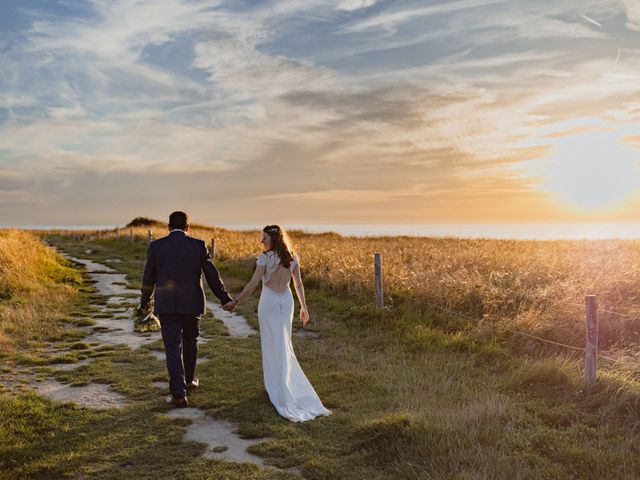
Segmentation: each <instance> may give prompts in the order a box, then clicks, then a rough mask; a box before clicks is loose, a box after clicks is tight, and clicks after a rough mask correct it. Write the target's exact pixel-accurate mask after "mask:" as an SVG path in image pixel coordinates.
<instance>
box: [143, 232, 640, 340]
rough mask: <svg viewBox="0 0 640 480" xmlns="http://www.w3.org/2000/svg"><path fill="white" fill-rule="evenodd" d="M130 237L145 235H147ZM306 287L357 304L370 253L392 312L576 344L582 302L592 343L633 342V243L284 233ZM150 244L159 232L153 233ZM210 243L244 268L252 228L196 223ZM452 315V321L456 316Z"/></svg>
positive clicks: (251, 255) (637, 264)
mask: <svg viewBox="0 0 640 480" xmlns="http://www.w3.org/2000/svg"><path fill="white" fill-rule="evenodd" d="M135 232H136V235H138V236H140V237H144V238H146V234H147V229H146V228H138V229H136V230H135ZM290 233H291V237H292V238H293V239H294V241H295V243H296V247H297V249H298V252H299V254H300V257H301V260H302V265H303V271H304V272H303V273H304V274H305V277H306V279H307V282H309V283H312V284H313V285H317V286H321V287H323V288H326V289H329V290H331V291H334V292H339V293H340V294H341V295H347V296H349V297H350V298H355V299H358V300H359V301H363V300H364V301H369V299H371V301H372V299H373V288H374V287H373V253H374V252H380V253H382V255H383V263H384V283H385V296H386V298H385V302H386V304H387V305H389V306H390V307H391V308H393V309H394V310H395V311H396V313H398V312H400V313H401V312H423V311H429V310H433V309H435V310H436V311H438V310H440V311H441V309H449V310H452V311H454V312H457V313H458V314H460V315H458V316H455V315H454V316H452V315H450V314H448V315H445V316H444V317H446V318H447V320H446V321H447V322H448V325H439V326H440V327H444V328H449V329H451V330H458V329H467V330H468V329H476V330H478V331H483V332H487V331H488V332H490V333H491V334H495V333H498V334H500V332H505V331H506V330H505V329H514V330H519V331H525V332H529V333H533V334H536V335H540V336H543V337H544V338H548V339H550V340H555V341H559V342H563V343H568V344H572V345H576V346H583V345H584V307H583V303H584V296H585V294H595V295H597V296H598V300H599V304H600V306H601V307H604V308H605V309H607V310H614V311H616V312H621V313H622V314H623V315H616V314H612V313H608V312H602V311H601V326H600V344H601V346H602V347H603V348H619V349H624V348H626V347H628V346H630V345H636V344H637V343H638V342H639V341H640V320H637V318H638V317H639V315H640V289H638V288H637V287H638V285H640V242H638V241H521V240H517V241H516V240H514V241H510V240H467V239H454V238H449V239H434V238H412V237H386V238H353V237H343V236H340V235H337V234H306V233H304V232H290ZM152 234H153V236H154V238H158V237H160V236H163V235H166V230H164V229H159V228H154V229H153V230H152ZM191 234H192V235H193V236H196V237H199V238H202V239H205V240H206V241H207V243H209V241H210V239H211V238H212V237H215V239H216V256H217V257H218V258H220V259H222V260H232V261H236V262H240V263H244V264H250V263H252V262H253V261H254V259H255V257H256V256H257V255H258V254H259V253H260V244H259V239H260V233H259V232H237V231H229V230H225V229H221V228H208V227H196V228H193V229H192V231H191ZM456 319H457V320H456Z"/></svg>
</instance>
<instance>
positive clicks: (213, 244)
mask: <svg viewBox="0 0 640 480" xmlns="http://www.w3.org/2000/svg"><path fill="white" fill-rule="evenodd" d="M209 254H210V255H211V261H212V262H213V261H214V260H215V259H216V239H215V238H212V239H211V248H210V249H209Z"/></svg>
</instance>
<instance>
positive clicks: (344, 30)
mask: <svg viewBox="0 0 640 480" xmlns="http://www.w3.org/2000/svg"><path fill="white" fill-rule="evenodd" d="M69 5H72V4H69ZM630 5H631V6H630ZM633 5H635V4H632V3H630V2H629V3H628V4H627V6H626V10H625V11H626V16H627V22H628V23H629V22H632V21H633V20H632V19H633V18H635V17H634V13H633V8H634V7H633ZM71 10H72V11H73V12H74V13H71V14H69V13H61V12H57V13H56V12H55V9H53V10H50V11H49V13H45V12H43V11H38V10H36V9H31V10H24V9H22V10H19V15H22V17H23V19H24V18H27V19H28V20H29V23H28V27H27V28H24V29H22V30H20V31H19V32H17V33H14V34H13V35H15V38H16V41H13V40H11V41H10V39H8V38H6V36H7V34H3V33H2V32H0V45H3V48H4V49H5V50H3V54H4V55H3V62H2V64H0V151H1V152H2V154H1V155H0V165H1V166H2V167H3V168H8V169H9V170H11V171H12V172H15V175H16V176H15V177H2V176H0V185H6V186H7V188H8V186H10V185H12V187H11V188H13V190H12V192H13V193H12V194H13V195H14V197H13V198H15V195H17V194H18V192H26V191H27V190H28V189H29V188H31V189H32V191H33V192H34V193H33V198H34V199H37V200H38V201H40V200H42V201H43V203H42V204H43V205H46V208H47V209H49V211H52V210H53V209H54V207H55V208H56V209H59V210H64V206H65V205H76V204H77V199H78V198H82V199H83V200H87V202H86V204H87V205H91V206H92V208H93V209H94V210H95V209H96V208H104V209H107V207H106V206H103V207H100V203H99V198H104V195H109V191H112V192H117V194H118V195H117V196H118V200H117V210H118V211H119V212H122V211H128V209H130V208H133V207H138V206H139V202H138V201H137V200H136V199H137V198H139V197H140V196H141V195H143V196H144V197H145V198H150V199H154V201H157V202H158V204H159V205H162V209H165V208H169V207H170V205H171V204H172V202H174V201H176V200H177V199H180V198H183V199H188V200H186V201H188V202H193V205H194V206H197V208H200V209H201V211H202V212H206V211H207V208H208V207H206V205H207V204H208V202H209V201H210V200H209V199H208V198H209V197H208V196H207V195H209V196H210V199H212V200H213V201H215V202H222V204H224V205H225V208H228V209H229V211H233V212H234V215H238V214H242V212H244V211H249V210H251V209H252V208H255V207H256V205H260V206H261V205H262V203H261V202H263V201H266V200H265V198H267V197H268V198H269V200H268V202H267V203H266V204H265V205H269V206H270V207H272V208H274V209H276V210H277V211H278V212H284V213H283V215H284V214H285V213H286V212H289V211H290V210H288V209H287V202H288V201H289V202H290V201H294V200H295V202H296V206H295V211H297V212H299V214H300V215H308V216H311V217H314V216H317V213H316V212H317V210H318V208H319V206H320V205H321V203H322V201H329V199H330V198H341V199H342V201H343V203H344V208H342V209H340V215H341V218H343V219H345V220H346V219H348V217H349V216H351V218H364V217H366V216H367V215H371V213H367V212H366V211H365V207H366V203H367V201H371V202H376V201H377V200H376V199H386V200H388V203H389V204H390V205H394V206H395V207H394V208H401V209H402V211H407V210H408V209H409V206H410V205H411V203H412V202H413V203H415V204H418V203H420V202H423V203H424V204H425V205H426V204H429V205H435V206H437V208H439V209H440V210H439V211H441V212H447V213H446V214H447V215H452V216H454V214H455V211H456V208H458V209H459V213H460V215H462V213H464V214H465V215H466V210H465V209H464V205H463V202H464V201H467V202H471V203H474V202H479V200H478V199H479V198H482V199H483V200H482V202H480V203H481V204H482V205H483V207H482V208H479V209H478V215H485V216H490V215H489V213H487V212H490V211H491V208H490V200H489V198H490V192H491V190H492V189H494V191H495V192H498V193H496V195H497V197H499V198H501V199H502V200H501V201H506V200H505V199H507V198H508V195H512V196H513V198H517V199H518V200H517V202H515V203H518V202H519V203H518V204H519V205H521V206H525V207H523V208H524V210H527V209H526V204H527V202H534V203H535V202H538V203H536V204H540V202H542V203H544V201H543V200H541V197H540V195H542V193H540V192H539V191H536V190H535V188H534V184H535V180H533V179H531V178H528V179H526V181H525V180H524V179H521V178H520V179H518V178H516V176H515V174H514V172H515V171H517V170H518V168H519V167H520V165H521V164H522V163H523V162H526V161H527V160H529V159H531V158H535V157H537V156H538V157H539V156H544V155H545V154H547V153H548V152H546V150H545V149H546V148H547V147H545V146H544V145H547V144H548V143H549V138H547V139H546V140H545V141H546V143H543V145H542V146H541V145H536V146H527V145H523V142H524V141H525V140H526V139H530V138H537V137H538V136H543V135H544V134H543V133H542V132H546V130H545V126H546V125H549V124H553V123H554V122H557V121H559V120H563V119H567V120H568V119H571V118H575V117H576V116H594V117H598V116H608V115H611V112H625V115H627V116H629V117H633V118H637V117H638V108H637V105H636V106H635V107H633V105H632V102H631V101H630V100H629V99H630V98H637V96H638V94H639V93H640V88H639V87H638V85H639V83H638V81H637V80H638V74H637V72H638V71H640V53H639V52H638V51H635V50H634V49H633V48H630V47H632V45H626V44H625V40H624V39H625V37H624V35H623V33H624V32H620V30H624V27H622V26H619V27H617V26H616V22H615V21H613V19H615V18H616V16H619V15H621V13H622V7H621V6H620V4H618V3H617V2H616V1H613V0H585V1H584V2H582V3H581V4H580V6H579V11H578V10H577V7H576V5H575V2H570V1H568V0H558V1H556V2H550V1H549V2H535V4H530V3H526V2H525V3H523V2H515V3H514V2H507V1H505V0H456V1H453V2H439V3H429V4H426V5H425V2H423V1H417V0H406V1H404V2H401V3H400V2H377V1H373V0H341V1H338V2H336V1H335V0H272V1H269V2H236V1H231V0H206V1H202V2H193V1H190V0H154V1H151V0H117V1H107V0H94V1H92V2H90V3H87V4H86V6H84V7H83V8H82V9H81V10H80V9H78V10H77V11H75V10H73V9H71ZM65 11H66V10H65ZM595 19H597V20H595ZM618 23H619V22H618ZM594 27H598V28H594ZM3 35H4V38H3ZM614 38H615V39H616V41H619V43H620V45H621V52H622V55H620V59H619V60H620V61H619V62H617V61H616V55H615V54H616V52H615V50H612V49H611V42H612V39H614ZM18 40H19V41H18ZM577 45H579V48H577V47H576V46H577ZM634 109H635V110H634ZM546 133H549V132H546ZM579 133H581V131H577V130H575V131H568V132H565V134H564V135H565V136H571V135H576V134H579ZM558 135H560V133H558ZM33 139H37V141H33ZM172 178H173V179H174V180H173V181H174V182H175V184H176V185H177V184H179V186H175V187H174V190H173V191H164V190H165V189H169V190H171V185H172V180H171V179H172ZM488 178H494V179H495V181H493V182H491V181H489V180H488ZM24 179H29V182H32V183H20V182H23V181H26V180H24ZM205 180H206V181H205ZM3 182H4V183H3ZM147 183H148V186H146V185H147ZM142 184H145V186H144V188H143V187H142ZM479 184H481V185H483V187H482V189H480V190H479V188H480V187H477V185H479ZM532 189H533V191H532ZM471 190H472V191H473V192H475V193H474V194H473V195H472V194H468V195H467V194H466V193H465V192H466V191H471ZM268 191H271V192H274V193H271V194H269V193H265V192H268ZM402 191H405V192H407V193H406V195H405V196H404V197H403V195H402V193H401V192H402ZM305 192H314V193H313V194H311V193H309V194H305ZM326 192H329V193H326ZM21 195H26V194H24V193H21ZM292 195H293V196H292ZM54 197H55V201H54V200H53V199H54ZM497 197H496V198H497ZM6 198H8V197H6ZM24 198H26V197H24ZM7 201H8V200H7ZM74 202H76V203H74ZM307 202H308V203H307ZM309 205H312V206H313V208H312V207H310V206H309ZM377 205H379V204H377ZM454 205H455V207H454ZM16 208H17V207H16ZM21 208H22V207H21ZM24 208H25V209H27V207H24ZM114 208H116V207H114ZM158 208H159V209H160V207H158ZM545 208H546V207H545ZM26 211H28V209H27V210H21V212H22V213H23V214H24V213H25V212H26ZM334 211H335V209H334ZM383 211H384V212H386V213H385V215H387V214H388V215H393V213H392V212H391V209H389V210H387V209H383ZM546 211H547V213H549V211H548V210H546ZM31 212H32V213H31V214H33V215H35V213H33V210H31ZM105 212H106V210H105ZM416 212H419V214H420V215H424V216H425V218H427V217H428V218H431V217H429V215H430V213H429V211H428V209H427V208H426V207H425V208H421V209H418V210H416ZM38 215H39V214H38ZM327 215H328V214H327ZM407 215H409V214H407ZM417 215H418V213H415V212H414V213H411V215H409V216H411V218H414V219H415V218H417ZM443 215H444V213H443ZM504 215H505V216H506V213H505V214H504ZM107 217H108V215H107V213H105V216H103V217H101V218H105V219H106V218H107ZM314 218H315V217H314ZM407 218H408V217H407ZM505 218H506V217H505Z"/></svg>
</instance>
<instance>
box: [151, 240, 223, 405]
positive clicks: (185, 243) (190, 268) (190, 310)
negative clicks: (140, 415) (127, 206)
mask: <svg viewBox="0 0 640 480" xmlns="http://www.w3.org/2000/svg"><path fill="white" fill-rule="evenodd" d="M203 273H204V276H205V278H206V280H207V283H208V284H209V287H210V288H211V290H212V291H213V293H214V294H215V295H216V297H218V298H219V299H220V301H221V302H222V304H225V303H228V302H230V301H231V300H232V298H231V297H230V296H229V294H228V293H227V291H226V290H225V288H224V283H222V279H221V278H220V274H219V273H218V270H217V269H216V267H215V266H214V265H213V262H212V261H211V256H210V255H209V252H208V250H207V246H206V244H205V242H203V241H202V240H198V239H196V238H192V237H189V236H188V235H187V234H185V233H184V232H182V231H180V230H173V231H172V232H171V233H170V234H169V235H167V236H166V237H164V238H160V239H158V240H156V241H154V242H151V243H150V244H149V249H148V250H147V264H146V266H145V268H144V275H143V278H142V287H141V291H142V300H141V306H142V308H143V309H146V308H148V305H149V302H150V301H151V295H152V294H153V293H154V290H155V295H154V309H153V310H154V312H155V313H156V315H158V317H159V318H160V325H161V327H162V340H163V342H164V350H165V354H166V357H167V370H168V371H169V388H170V390H171V394H172V395H173V396H174V397H176V398H183V397H184V396H185V393H186V384H187V383H190V382H191V381H192V380H193V378H194V374H195V368H196V358H197V356H198V335H199V334H200V316H201V315H202V314H203V313H205V312H206V303H205V301H206V298H205V294H204V290H203V288H202V274H203Z"/></svg>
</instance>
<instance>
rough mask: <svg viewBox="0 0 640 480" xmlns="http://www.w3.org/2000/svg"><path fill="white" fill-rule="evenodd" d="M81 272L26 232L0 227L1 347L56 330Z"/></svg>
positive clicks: (10, 346)
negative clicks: (1, 228) (58, 319)
mask: <svg viewBox="0 0 640 480" xmlns="http://www.w3.org/2000/svg"><path fill="white" fill-rule="evenodd" d="M80 282H81V277H80V274H79V273H78V272H77V271H76V270H74V269H72V268H70V267H69V266H67V262H66V260H65V259H64V258H62V257H61V256H60V255H58V254H57V253H55V252H54V251H53V250H51V249H50V248H48V247H47V246H46V245H44V244H43V243H42V242H41V241H40V239H39V238H38V237H37V236H35V235H33V234H31V233H28V232H24V231H19V230H0V348H2V349H9V348H12V346H15V345H16V344H17V343H18V342H20V341H24V340H28V339H32V338H40V337H42V336H43V334H47V333H55V331H56V329H57V328H58V326H57V323H56V321H55V320H56V319H57V318H59V317H60V316H61V314H62V311H63V310H64V309H65V307H66V305H67V303H68V301H69V300H70V299H71V298H72V297H73V296H74V295H75V293H76V291H77V290H76V288H74V285H77V284H79V283H80Z"/></svg>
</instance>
